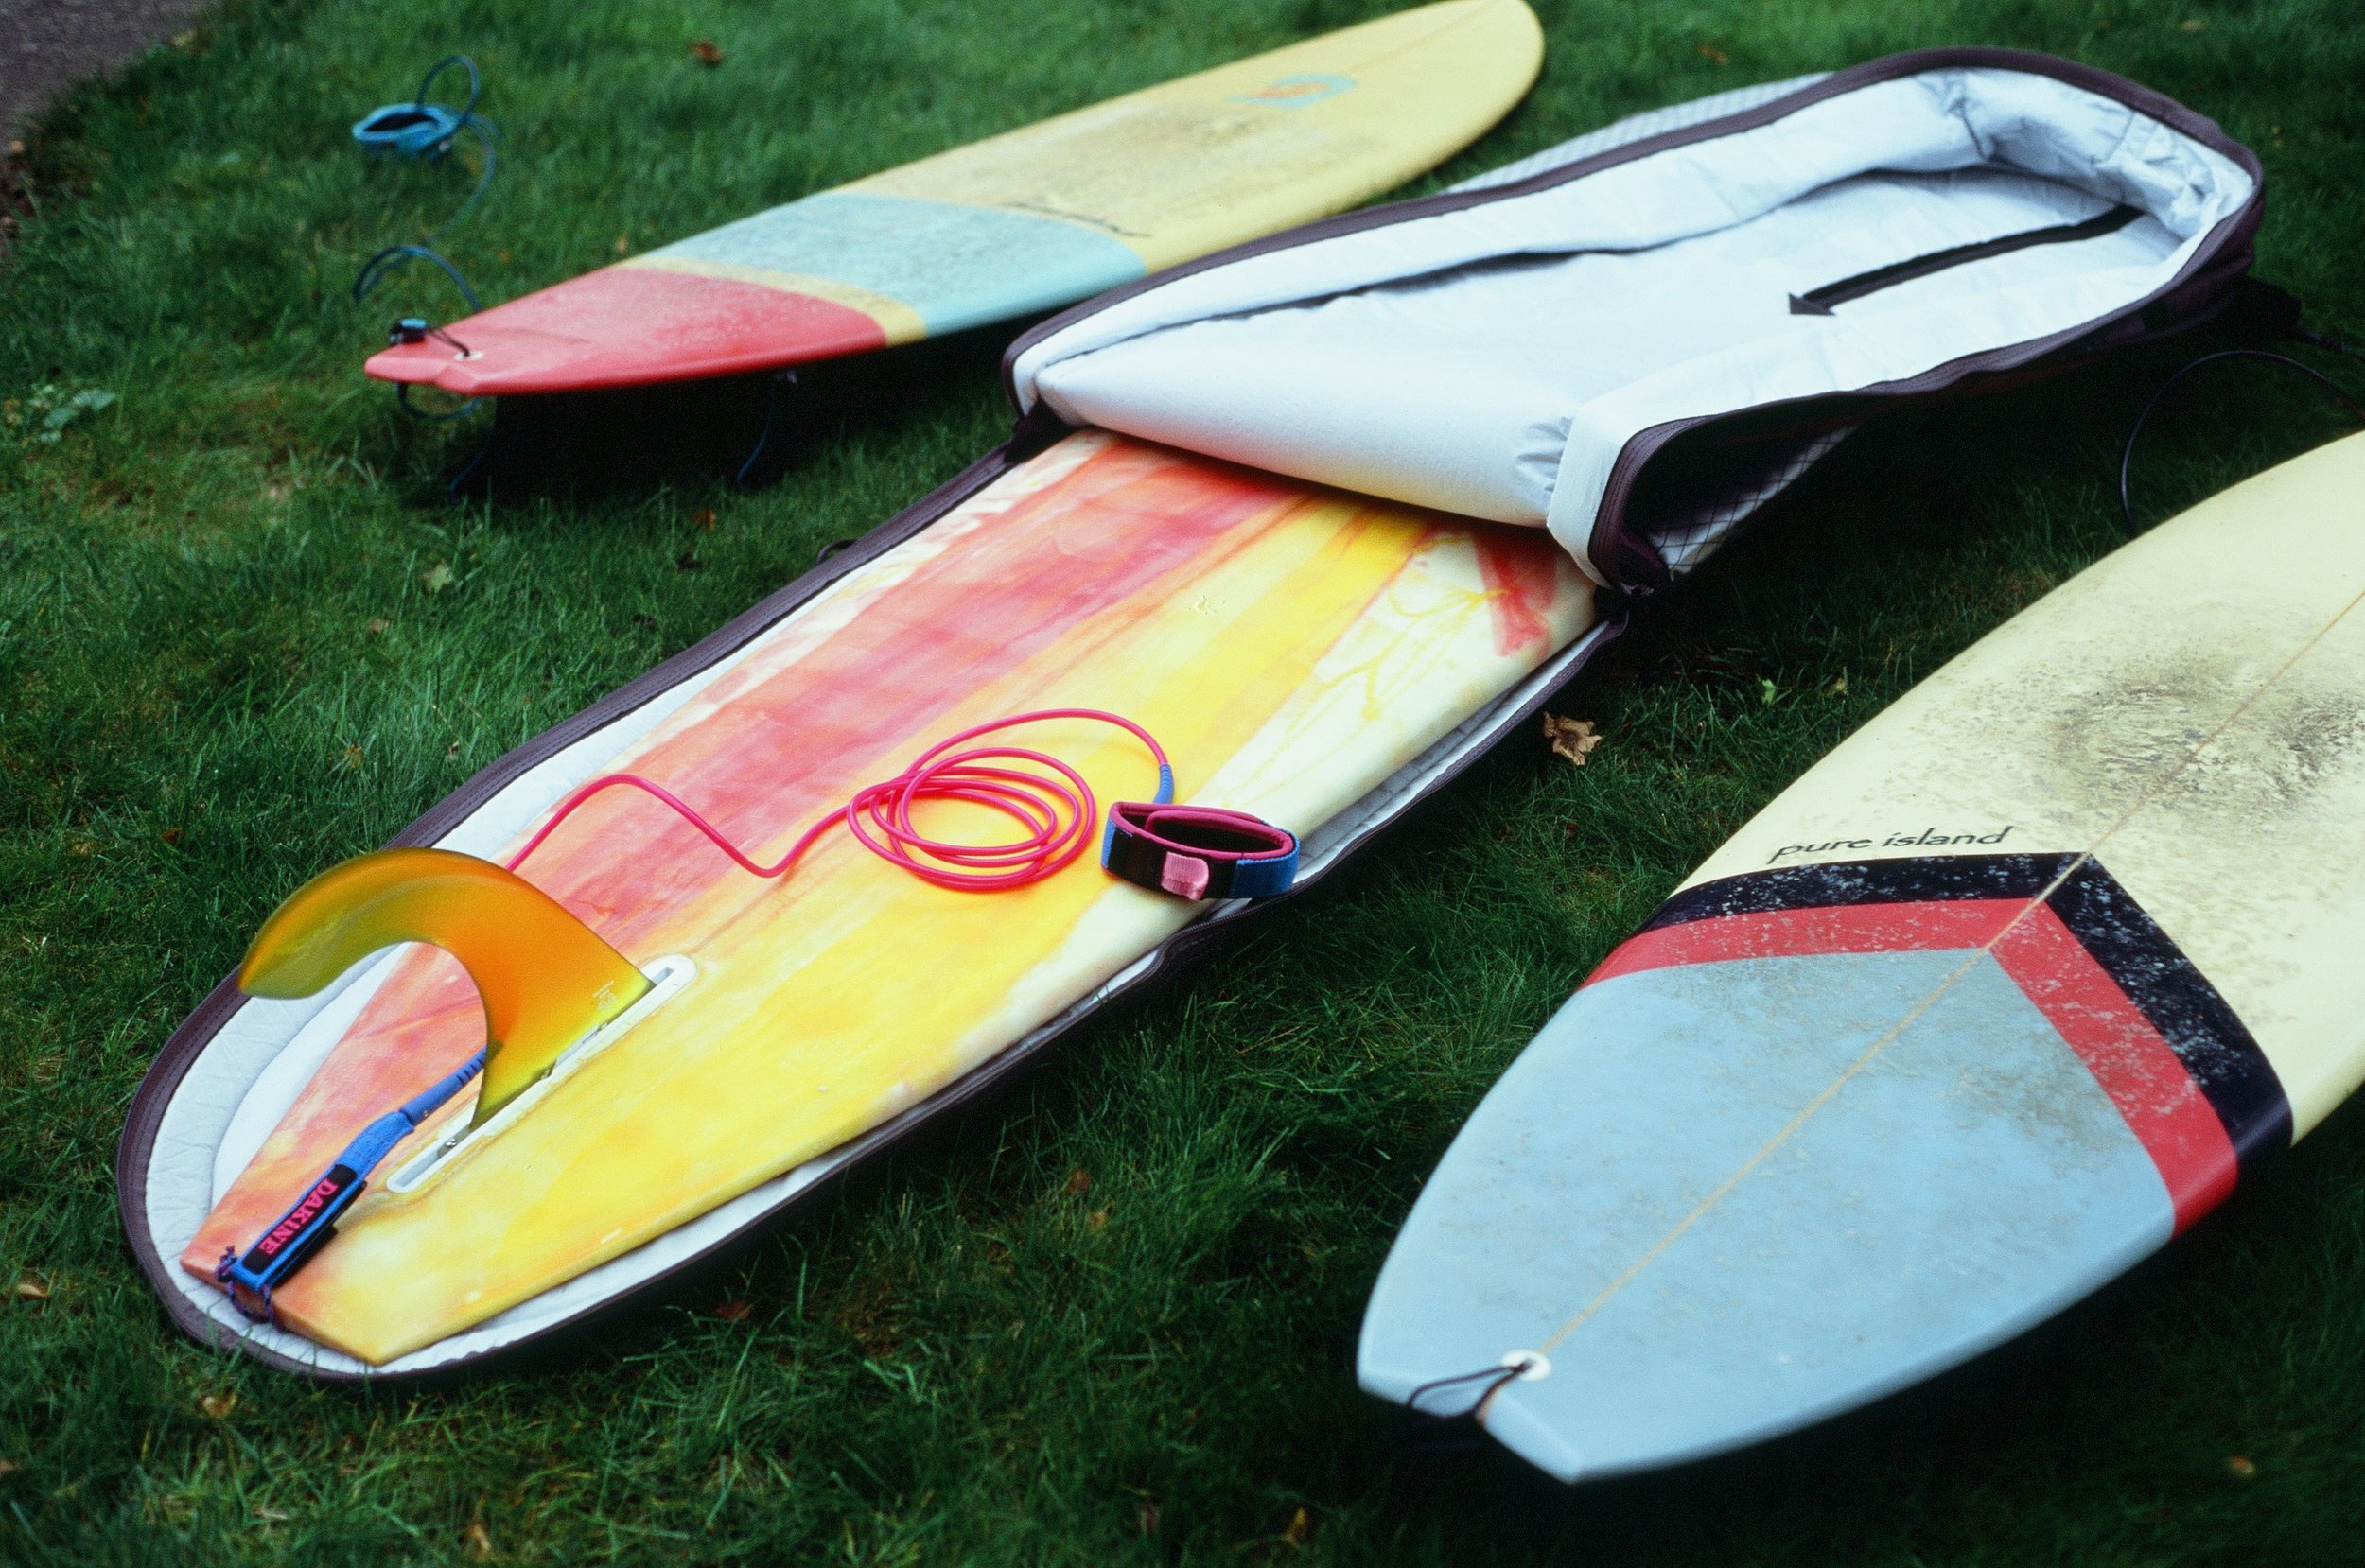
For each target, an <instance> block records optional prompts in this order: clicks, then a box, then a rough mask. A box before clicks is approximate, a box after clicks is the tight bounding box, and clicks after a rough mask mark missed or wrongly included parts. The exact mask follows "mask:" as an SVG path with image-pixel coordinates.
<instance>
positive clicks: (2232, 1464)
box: [2225, 1454, 2258, 1481]
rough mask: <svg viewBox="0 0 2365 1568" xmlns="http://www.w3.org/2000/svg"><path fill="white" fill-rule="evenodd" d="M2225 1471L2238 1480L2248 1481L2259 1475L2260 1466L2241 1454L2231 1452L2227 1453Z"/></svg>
mask: <svg viewBox="0 0 2365 1568" xmlns="http://www.w3.org/2000/svg"><path fill="white" fill-rule="evenodd" d="M2225 1472H2226V1473H2227V1474H2228V1475H2231V1476H2233V1477H2234V1479H2235V1480H2236V1481H2248V1480H2251V1479H2254V1478H2255V1477H2256V1476H2257V1474H2258V1467H2257V1466H2256V1465H2254V1464H2251V1462H2250V1460H2249V1459H2247V1458H2245V1457H2244V1456H2243V1455H2239V1454H2229V1455H2226V1460H2225Z"/></svg>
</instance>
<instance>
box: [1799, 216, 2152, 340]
mask: <svg viewBox="0 0 2365 1568" xmlns="http://www.w3.org/2000/svg"><path fill="white" fill-rule="evenodd" d="M2141 217H2143V214H2142V213H2141V212H2139V211H2137V210H2136V209H2135V208H2133V207H2127V206H2119V207H2112V208H2111V210H2110V211H2109V212H2106V213H2098V214H2096V215H2095V216H2093V218H2087V219H2086V220H2085V221H2084V222H2082V223H2056V224H2053V225H2051V226H2050V227H2048V228H2042V229H2023V230H2022V231H2021V232H2020V233H2019V234H2016V235H1997V236H1996V237H1995V238H1993V239H1981V240H1975V241H1973V242H1972V243H1971V244H1969V245H1955V246H1952V247H1950V248H1948V249H1947V250H1943V251H1933V252H1931V253H1929V254H1928V255H1926V256H1915V257H1912V258H1911V259H1909V260H1906V261H1892V262H1890V263H1889V264H1888V265H1887V266H1886V267H1875V268H1874V269H1873V270H1871V271H1869V272H1859V273H1857V274H1856V275H1855V276H1854V277H1852V278H1842V279H1840V280H1839V281H1838V282H1837V283H1827V284H1825V285H1824V286H1823V287H1820V288H1810V289H1808V290H1807V291H1806V292H1805V293H1803V294H1793V295H1792V296H1791V297H1790V313H1791V314H1792V315H1794V316H1829V315H1830V314H1831V306H1833V305H1846V304H1847V303H1848V301H1849V300H1861V299H1863V298H1864V297H1865V296H1866V294H1877V293H1879V292H1880V291H1881V290H1882V289H1883V288H1894V287H1897V285H1899V284H1901V283H1911V282H1912V281H1913V280H1914V279H1916V278H1926V277H1928V276H1929V275H1930V274H1931V273H1933V272H1943V271H1945V270H1947V269H1948V268H1950V267H1961V266H1964V265H1966V264H1968V263H1970V262H1974V261H1985V260H1987V259H1988V257H1989V256H2001V255H2009V254H2010V253H2012V252H2014V251H2025V250H2027V249H2029V248H2030V247H2032V246H2037V245H2068V244H2073V243H2075V242H2076V241H2078V240H2081V239H2100V238H2101V237H2102V236H2103V235H2108V234H2116V233H2117V232H2118V231H2119V230H2121V229H2124V228H2126V227H2127V226H2128V224H2129V223H2132V222H2134V221H2135V219H2137V218H2141Z"/></svg>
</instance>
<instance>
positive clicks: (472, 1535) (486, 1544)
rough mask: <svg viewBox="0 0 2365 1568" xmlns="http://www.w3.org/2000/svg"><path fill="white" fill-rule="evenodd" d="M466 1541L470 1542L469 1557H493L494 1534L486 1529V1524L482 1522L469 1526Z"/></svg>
mask: <svg viewBox="0 0 2365 1568" xmlns="http://www.w3.org/2000/svg"><path fill="white" fill-rule="evenodd" d="M466 1540H467V1542H468V1555H469V1556H470V1557H491V1556H492V1555H493V1532H492V1531H490V1530H488V1529H486V1528H485V1527H484V1524H483V1522H482V1520H479V1521H477V1522H475V1523H472V1524H469V1526H468V1530H467V1535H466Z"/></svg>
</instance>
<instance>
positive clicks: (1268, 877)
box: [1100, 771, 1298, 898]
mask: <svg viewBox="0 0 2365 1568" xmlns="http://www.w3.org/2000/svg"><path fill="white" fill-rule="evenodd" d="M1173 801H1174V784H1173V780H1172V777H1171V775H1168V774H1165V772H1163V771H1162V772H1161V774H1160V776H1159V780H1158V798H1157V799H1156V800H1150V801H1142V800H1120V801H1117V802H1115V803H1114V804H1112V806H1111V807H1110V808H1109V818H1108V826H1107V827H1106V828H1104V829H1103V830H1102V832H1101V838H1100V863H1101V865H1102V866H1104V867H1105V868H1107V870H1108V872H1109V874H1110V875H1111V876H1114V877H1121V878H1123V879H1124V880H1127V881H1129V882H1132V883H1134V884H1135V885H1136V886H1139V887H1146V888H1148V889H1149V890H1150V891H1151V892H1153V893H1170V894H1172V895H1174V896H1175V897H1178V898H1270V897H1273V896H1274V895H1275V894H1278V893H1287V892H1288V890H1289V886H1290V884H1291V883H1293V882H1295V881H1296V880H1297V872H1298V840H1297V835H1296V834H1295V833H1292V832H1290V831H1289V830H1288V828H1277V827H1275V826H1274V825H1273V824H1271V823H1270V822H1267V821H1266V820H1265V819H1264V818H1262V817H1259V816H1253V815H1252V814H1250V813H1249V812H1247V811H1230V810H1223V809H1222V808H1220V807H1216V806H1177V805H1175V804H1173Z"/></svg>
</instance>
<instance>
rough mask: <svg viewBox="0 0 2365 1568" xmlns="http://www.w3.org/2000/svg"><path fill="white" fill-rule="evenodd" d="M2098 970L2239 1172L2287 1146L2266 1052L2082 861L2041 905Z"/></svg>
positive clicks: (2285, 1122)
mask: <svg viewBox="0 0 2365 1568" xmlns="http://www.w3.org/2000/svg"><path fill="white" fill-rule="evenodd" d="M2045 901H2046V902H2047V903H2048V904H2050V905H2051V906H2052V907H2053V913H2054V914H2056V915H2059V916H2060V917H2061V924H2063V925H2065V926H2067V927H2068V928H2069V929H2070V932H2071V933H2072V934H2074V935H2075V936H2076V938H2077V941H2078V945H2079V946H2081V947H2083V948H2084V949H2085V950H2087V951H2088V952H2090V953H2092V954H2093V960H2094V962H2095V963H2097V964H2099V965H2101V966H2102V971H2103V973H2105V974H2107V975H2109V976H2110V977H2111V980H2112V981H2114V982H2115V983H2116V984H2117V985H2118V987H2119V989H2120V990H2122V991H2125V992H2126V993H2127V998H2128V1001H2129V1002H2133V1003H2134V1004H2135V1005H2136V1006H2137V1007H2138V1008H2140V1009H2142V1011H2143V1014H2144V1016H2145V1017H2146V1018H2147V1019H2150V1020H2151V1026H2152V1027H2153V1028H2155V1029H2157V1030H2159V1031H2160V1033H2161V1034H2162V1035H2163V1036H2164V1037H2165V1038H2166V1039H2167V1042H2168V1048H2169V1049H2170V1050H2172V1051H2174V1052H2175V1053H2176V1055H2177V1059H2178V1060H2179V1061H2181V1062H2182V1063H2183V1064H2184V1071H2187V1072H2189V1073H2191V1074H2192V1075H2193V1082H2194V1083H2195V1084H2197V1085H2199V1088H2200V1091H2201V1093H2202V1094H2203V1095H2205V1096H2207V1097H2208V1100H2209V1104H2210V1106H2212V1107H2214V1108H2215V1109H2216V1113H2217V1120H2218V1121H2219V1122H2221V1123H2223V1124H2224V1125H2225V1135H2226V1137H2227V1138H2229V1139H2231V1140H2232V1141H2233V1143H2234V1156H2235V1158H2236V1159H2238V1160H2239V1161H2240V1162H2241V1168H2242V1172H2243V1174H2244V1175H2245V1176H2247V1175H2248V1174H2249V1173H2250V1170H2251V1165H2252V1163H2253V1162H2254V1161H2256V1160H2257V1159H2259V1158H2260V1157H2262V1156H2265V1155H2268V1154H2270V1153H2272V1152H2274V1151H2275V1150H2277V1149H2282V1148H2286V1147H2288V1146H2289V1144H2290V1141H2291V1102H2290V1101H2289V1100H2287V1099H2286V1098H2285V1097H2284V1093H2283V1084H2282V1082H2281V1080H2279V1079H2277V1078H2276V1077H2275V1071H2274V1069H2273V1068H2272V1067H2271V1066H2269V1065H2268V1062H2267V1056H2266V1053H2264V1052H2262V1051H2260V1050H2259V1049H2258V1041H2257V1040H2256V1039H2255V1038H2254V1037H2252V1036H2251V1032H2250V1029H2249V1027H2248V1026H2247V1025H2245V1024H2244V1023H2243V1022H2242V1020H2241V1019H2240V1018H2238V1017H2237V1016H2235V1014H2234V1009H2233V1007H2232V1006H2231V1005H2229V1004H2228V1003H2227V1002H2226V1000H2225V998H2224V997H2222V996H2220V995H2219V994H2218V992H2217V988H2216V986H2215V985H2212V984H2209V981H2208V978H2207V977H2206V976H2204V975H2203V974H2202V973H2201V972H2200V970H2199V968H2197V967H2195V966H2194V965H2193V963H2192V961H2191V960H2190V959H2188V958H2186V957H2185V956H2184V954H2183V953H2182V952H2181V950H2179V949H2178V948H2177V945H2176V944H2175V943H2174V942H2172V941H2170V940H2169V939H2168V933H2167V932H2164V931H2162V930H2161V929H2160V925H2159V922H2158V921H2156V920H2154V919H2152V917H2151V916H2150V915H2147V914H2146V913H2145V911H2144V908H2143V906H2142V905H2141V904H2138V903H2137V902H2136V901H2135V899H2134V897H2133V896H2132V895H2131V894H2129V893H2128V891H2127V889H2125V888H2123V887H2121V886H2120V885H2119V884H2118V880H2117V879H2115V878H2113V877H2112V876H2111V874H2110V873H2109V872H2108V871H2105V870H2104V869H2103V868H2102V866H2101V864H2100V862H2095V861H2088V862H2086V863H2085V864H2084V865H2082V866H2079V867H2078V868H2077V870H2076V871H2075V872H2074V873H2072V874H2071V876H2070V877H2069V879H2068V880H2066V881H2064V882H2063V883H2062V884H2061V885H2060V886H2059V887H2058V888H2057V889H2055V890H2054V893H2053V896H2052V897H2050V898H2048V899H2046V900H2045Z"/></svg>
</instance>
